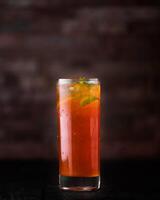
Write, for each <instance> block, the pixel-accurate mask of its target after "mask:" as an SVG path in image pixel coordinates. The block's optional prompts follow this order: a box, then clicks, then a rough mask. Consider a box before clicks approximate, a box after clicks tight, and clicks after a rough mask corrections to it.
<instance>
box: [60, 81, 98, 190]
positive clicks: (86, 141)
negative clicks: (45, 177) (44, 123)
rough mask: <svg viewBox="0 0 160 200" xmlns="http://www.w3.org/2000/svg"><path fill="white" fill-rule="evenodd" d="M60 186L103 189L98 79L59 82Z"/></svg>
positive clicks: (63, 187)
mask: <svg viewBox="0 0 160 200" xmlns="http://www.w3.org/2000/svg"><path fill="white" fill-rule="evenodd" d="M57 114H58V129H59V130H58V153H59V186H60V188H61V189H63V190H73V191H91V190H97V189H99V188H100V82H99V80H98V79H97V78H91V79H86V78H80V79H59V80H58V83H57Z"/></svg>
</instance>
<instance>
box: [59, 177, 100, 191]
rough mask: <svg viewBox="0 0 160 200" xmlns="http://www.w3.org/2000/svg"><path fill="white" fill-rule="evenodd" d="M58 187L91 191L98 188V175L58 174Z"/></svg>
mask: <svg viewBox="0 0 160 200" xmlns="http://www.w3.org/2000/svg"><path fill="white" fill-rule="evenodd" d="M59 187H60V189H62V190H71V191H92V190H98V189H99V188H100V176H96V177H72V176H61V175H60V176H59Z"/></svg>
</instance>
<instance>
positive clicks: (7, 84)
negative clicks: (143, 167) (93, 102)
mask: <svg viewBox="0 0 160 200" xmlns="http://www.w3.org/2000/svg"><path fill="white" fill-rule="evenodd" d="M158 3H159V2H158V1H151V0H130V1H129V0H124V1H120V0H112V1H111V0H106V1H104V0H101V1H100V0H86V1H85V0H80V1H75V0H69V1H64V0H54V1H51V0H0V159H53V158H56V157H57V150H56V149H57V146H56V134H57V127H56V112H55V107H56V96H55V94H56V92H55V87H56V81H57V79H58V78H60V77H61V78H68V77H72V76H75V75H76V76H89V77H97V78H99V79H100V81H101V85H102V126H101V144H102V145H101V146H102V159H125V158H130V159H132V158H139V159H143V158H148V159H150V158H159V156H160V92H159V91H160V12H159V11H160V9H159V8H160V7H159V5H158Z"/></svg>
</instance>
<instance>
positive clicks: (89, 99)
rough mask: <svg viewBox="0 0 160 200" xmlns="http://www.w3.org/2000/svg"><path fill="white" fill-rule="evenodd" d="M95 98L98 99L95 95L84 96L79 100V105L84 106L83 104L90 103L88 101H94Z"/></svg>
mask: <svg viewBox="0 0 160 200" xmlns="http://www.w3.org/2000/svg"><path fill="white" fill-rule="evenodd" d="M96 100H98V98H97V97H95V96H89V97H86V98H84V99H83V100H82V101H81V102H80V106H85V105H87V104H90V103H92V102H93V101H96Z"/></svg>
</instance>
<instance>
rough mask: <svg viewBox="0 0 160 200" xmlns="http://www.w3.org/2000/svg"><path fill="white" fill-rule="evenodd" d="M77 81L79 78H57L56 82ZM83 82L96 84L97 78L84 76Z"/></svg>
mask: <svg viewBox="0 0 160 200" xmlns="http://www.w3.org/2000/svg"><path fill="white" fill-rule="evenodd" d="M78 81H79V78H59V79H58V84H70V83H75V82H78ZM85 82H86V83H90V84H98V83H99V79H98V78H86V79H85Z"/></svg>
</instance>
